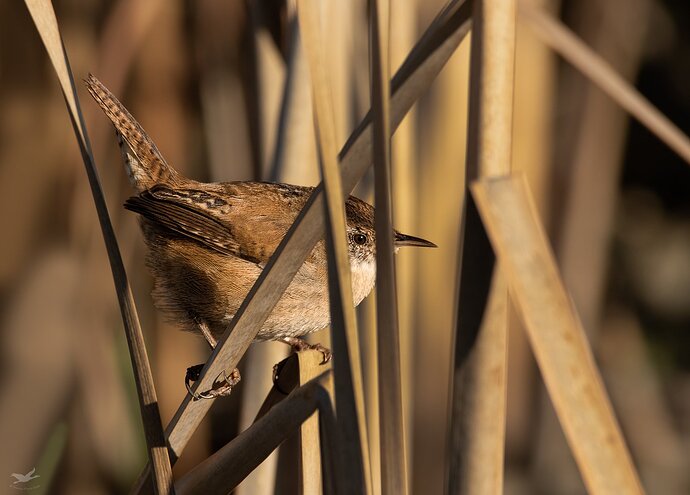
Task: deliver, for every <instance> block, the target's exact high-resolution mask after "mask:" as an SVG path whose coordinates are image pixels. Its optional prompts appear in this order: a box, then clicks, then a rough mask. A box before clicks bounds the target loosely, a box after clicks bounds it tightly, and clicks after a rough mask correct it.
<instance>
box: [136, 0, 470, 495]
mask: <svg viewBox="0 0 690 495" xmlns="http://www.w3.org/2000/svg"><path fill="white" fill-rule="evenodd" d="M451 7H452V8H451V9H450V10H449V11H448V12H445V14H446V15H443V16H442V19H441V20H439V21H438V22H436V23H435V24H434V25H433V27H432V28H429V30H427V33H426V35H425V36H424V37H423V39H422V40H420V42H419V43H417V45H415V48H414V49H413V50H412V52H411V53H410V55H409V56H408V58H407V59H406V61H405V63H404V64H403V65H402V67H401V68H400V69H399V70H398V72H397V73H396V75H395V77H394V78H393V80H392V82H391V85H392V90H393V94H392V99H391V128H392V129H395V128H396V127H397V126H398V124H399V123H400V121H401V120H402V118H403V117H404V116H405V114H406V113H407V111H408V110H409V109H410V107H411V106H412V105H413V104H414V102H415V101H417V99H418V98H419V97H420V95H421V94H422V92H423V91H424V90H425V89H426V88H427V87H428V86H429V85H430V84H431V82H432V81H433V80H434V78H435V77H436V75H437V74H438V73H439V71H440V70H441V69H442V68H443V66H444V65H445V63H446V62H447V61H448V59H449V58H450V56H451V55H452V54H453V52H454V51H455V49H456V48H457V47H458V45H459V44H460V42H461V41H462V40H463V39H464V38H465V35H466V34H467V33H468V31H469V28H470V9H469V7H468V4H467V3H466V2H463V1H462V0H458V1H455V2H452V4H451ZM370 125H371V122H370V119H369V118H368V117H366V118H365V119H364V120H363V121H362V122H361V123H360V125H359V126H358V127H357V129H356V130H355V131H354V132H353V134H352V135H351V136H350V139H349V140H348V142H347V143H346V144H345V147H344V148H343V149H342V150H341V152H340V156H339V157H340V162H341V168H342V175H343V192H344V193H348V192H350V191H351V190H352V189H353V188H354V186H355V184H356V183H357V181H358V180H359V179H360V178H361V177H362V175H363V174H364V172H365V171H366V169H367V167H368V166H369V164H370V156H371V143H372V141H371V132H370ZM323 207H324V205H323V196H322V187H321V186H318V187H317V188H316V189H315V191H314V192H313V193H312V196H311V197H310V199H309V201H308V202H307V204H306V205H305V207H304V209H303V210H302V212H300V215H299V216H298V217H297V219H296V220H295V223H294V224H293V225H292V227H291V228H290V230H289V231H288V233H287V234H286V235H285V237H284V238H283V240H282V241H281V243H280V245H279V246H278V248H277V249H276V251H275V252H274V253H273V256H272V257H271V259H270V260H269V262H268V263H267V265H266V267H265V269H264V271H263V272H262V274H261V275H260V276H259V278H258V280H257V281H256V283H255V284H254V287H253V288H252V290H251V291H250V292H249V294H248V295H247V298H246V299H245V300H244V302H243V304H242V306H241V307H240V309H239V310H238V312H237V314H236V315H235V318H234V319H233V321H232V322H231V324H230V325H229V327H228V329H227V330H226V331H225V334H224V335H223V336H222V338H221V339H220V340H219V343H218V346H217V347H216V349H215V350H214V352H213V353H212V354H211V357H210V358H209V360H208V362H207V363H206V366H205V367H204V369H203V370H202V374H201V377H200V380H199V381H198V382H196V384H195V389H198V390H207V389H208V388H210V387H211V386H212V384H213V382H214V380H215V378H216V377H217V376H219V375H220V373H222V371H223V370H224V369H231V368H233V367H235V366H237V363H238V362H239V359H240V357H241V356H242V355H243V354H244V352H245V351H246V349H247V347H248V346H249V344H250V343H251V342H252V340H253V339H254V336H255V335H256V334H257V333H258V331H259V328H260V327H261V325H262V324H263V322H264V321H265V320H266V318H267V317H268V314H269V313H270V311H271V310H272V309H273V307H274V306H275V304H276V303H277V302H278V299H279V298H280V296H281V295H282V293H283V292H284V291H285V289H286V288H287V286H288V285H289V283H290V281H291V280H292V277H294V275H295V273H296V272H297V270H298V269H299V267H300V266H301V265H302V263H303V262H304V260H305V259H306V257H307V255H308V253H309V252H310V251H311V249H312V248H313V247H314V245H315V244H316V242H317V241H318V240H319V239H320V238H321V236H322V235H323V231H324V228H325V227H324V216H323V215H324V212H323ZM211 403H212V401H192V400H191V398H190V397H189V396H187V397H186V398H185V399H184V401H183V402H182V404H180V407H179V408H178V410H177V412H176V414H175V416H174V417H173V419H172V420H171V422H170V424H169V425H168V427H167V429H166V433H167V435H168V444H169V452H170V454H171V458H172V460H173V462H174V461H175V460H176V459H177V457H179V455H180V454H181V452H182V450H183V449H184V447H185V445H186V444H187V442H188V441H189V439H190V437H191V435H192V434H193V432H194V431H195V429H196V428H197V426H198V425H199V423H200V422H201V420H202V419H203V417H204V415H205V414H206V412H207V411H208V409H209V408H210V406H211ZM150 475H151V473H150V467H149V466H147V467H146V469H145V470H144V471H143V472H142V473H141V475H140V476H139V479H138V480H137V482H136V484H135V486H134V487H133V490H132V491H133V493H139V492H140V491H141V490H142V489H144V487H146V486H147V484H148V482H149V480H150Z"/></svg>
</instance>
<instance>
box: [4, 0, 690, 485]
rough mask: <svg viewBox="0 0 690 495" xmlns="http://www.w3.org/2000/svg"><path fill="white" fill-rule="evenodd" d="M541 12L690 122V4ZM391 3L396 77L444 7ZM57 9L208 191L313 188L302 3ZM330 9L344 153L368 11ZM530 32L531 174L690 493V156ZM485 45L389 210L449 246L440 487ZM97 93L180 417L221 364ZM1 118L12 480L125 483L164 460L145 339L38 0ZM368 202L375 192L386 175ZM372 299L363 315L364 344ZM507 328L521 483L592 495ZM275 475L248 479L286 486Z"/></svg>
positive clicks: (639, 418) (434, 414) (423, 348)
mask: <svg viewBox="0 0 690 495" xmlns="http://www.w3.org/2000/svg"><path fill="white" fill-rule="evenodd" d="M530 3H533V4H536V5H539V6H541V7H543V8H546V9H548V10H549V11H551V12H554V13H556V15H558V16H559V17H561V18H562V19H563V21H564V22H565V23H566V24H567V25H568V26H570V27H571V28H572V29H573V30H574V31H575V32H576V33H578V35H580V36H581V37H582V38H583V39H584V40H585V41H586V42H587V44H588V45H589V46H591V47H592V48H593V49H595V50H596V51H597V52H598V53H599V54H601V55H602V56H603V57H604V58H605V59H606V60H608V61H609V62H610V63H611V64H612V65H613V66H614V67H616V69H617V70H618V71H619V72H620V73H621V74H622V75H623V76H624V77H625V78H626V79H628V80H630V81H631V82H634V84H635V85H636V86H637V87H638V89H639V90H640V91H641V92H642V93H643V94H644V95H645V96H647V97H648V98H649V99H650V100H651V101H652V102H653V103H654V104H655V105H657V106H658V107H659V108H660V109H661V110H662V111H663V112H664V113H665V114H666V115H667V116H669V117H670V118H671V120H673V121H674V122H675V123H676V124H677V125H679V126H680V127H681V128H682V129H684V130H685V132H686V133H687V132H690V63H688V55H687V54H688V53H690V38H689V37H688V33H690V4H688V3H687V2H685V1H683V0H581V1H572V0H571V1H568V0H563V1H562V2H558V1H555V0H531V2H530ZM391 4H392V5H391V16H392V17H391V55H390V56H391V69H392V70H393V71H395V69H397V67H398V66H399V64H400V63H401V61H402V60H403V59H404V56H405V54H406V53H407V51H408V50H409V49H410V47H411V46H412V45H413V44H414V42H415V41H416V40H417V38H418V36H419V34H420V33H421V32H422V30H423V29H424V28H425V27H426V26H427V25H428V23H429V22H430V20H431V19H432V18H433V16H434V15H435V14H436V12H437V11H438V9H440V8H441V6H442V3H441V2H440V1H438V0H434V1H430V2H429V1H424V2H422V1H421V0H418V1H415V0H395V1H392V2H391ZM54 5H55V10H56V13H57V16H58V21H59V23H60V26H61V29H62V34H63V37H64V42H65V46H66V49H67V52H68V54H69V56H70V58H71V64H72V69H73V71H74V73H75V77H77V78H83V77H86V75H87V74H88V73H89V72H93V73H94V74H95V75H96V76H98V77H99V78H100V79H101V80H102V81H103V82H104V83H105V84H106V85H107V86H108V87H109V88H110V89H111V90H112V91H113V92H114V93H115V94H116V95H118V96H119V97H120V99H121V100H122V101H123V103H124V104H125V105H126V106H127V107H128V108H129V109H130V111H131V112H132V113H133V115H134V116H135V117H136V118H137V120H139V122H140V123H141V124H142V125H143V126H144V128H145V129H146V130H147V131H148V133H149V134H150V135H151V136H152V137H153V139H154V140H155V141H156V143H157V145H158V147H159V148H160V150H161V151H162V153H163V154H164V156H165V157H166V159H167V160H168V162H169V163H171V164H172V165H173V166H174V167H176V168H177V169H179V170H180V171H182V172H183V173H185V174H187V175H190V176H192V177H194V178H196V179H202V180H247V179H264V180H269V179H270V180H281V181H286V182H292V183H299V184H308V185H313V184H316V183H317V182H318V180H319V175H318V167H317V164H316V151H315V144H314V136H313V127H312V116H311V103H310V98H311V95H310V88H309V86H308V75H307V68H306V63H305V60H304V55H303V53H302V50H301V48H300V42H299V36H298V33H297V31H296V24H295V11H294V9H295V8H294V5H293V3H292V2H290V1H281V0H263V1H246V2H245V1H239V0H225V1H221V0H199V1H196V2H180V1H175V0H172V1H170V0H168V1H165V0H148V1H146V2H139V1H136V0H120V1H96V2H80V1H76V0H60V1H55V2H54ZM322 22H323V26H324V32H325V33H327V35H328V38H329V41H328V43H329V46H328V47H327V48H326V49H327V53H329V55H330V56H329V63H330V65H331V66H330V67H329V74H330V76H331V78H332V80H331V84H332V96H333V101H334V104H335V109H336V127H337V133H338V139H339V141H340V142H341V143H344V142H345V140H346V138H347V136H348V135H349V134H350V132H351V131H352V129H353V128H354V126H355V125H356V124H357V122H358V121H359V120H360V119H361V118H362V116H363V115H364V114H365V113H366V110H367V109H368V106H369V105H368V99H369V86H368V58H367V57H368V40H367V36H368V34H367V33H368V29H367V3H366V2H365V1H364V0H355V1H349V2H342V1H339V0H324V2H323V12H322ZM517 42H518V45H517V46H518V47H517V62H516V64H517V68H516V94H515V102H516V103H515V121H514V136H515V139H514V151H513V153H514V168H515V169H519V170H523V171H525V172H526V173H527V175H528V178H529V180H530V183H531V186H532V190H533V192H534V194H535V197H536V199H537V202H538V204H539V207H540V209H541V212H542V214H543V218H544V222H545V224H546V225H547V227H548V230H549V232H550V234H551V238H552V242H553V246H554V251H555V252H556V255H557V257H558V259H559V262H560V265H561V269H562V273H563V276H564V278H565V281H566V284H567V285H568V287H569V289H570V291H571V293H572V296H573V300H574V303H575V305H576V307H577V309H578V311H579V313H580V316H581V318H582V320H583V323H584V325H585V327H586V329H587V331H588V333H589V335H590V338H591V341H592V346H593V348H594V352H595V356H596V358H597V362H598V364H599V365H600V367H601V371H602V374H603V377H604V379H605V382H606V385H607V388H608V390H609V394H610V395H611V399H612V402H613V405H614V408H615V410H616V413H617V415H618V418H619V420H620V423H621V426H622V428H623V431H624V434H625V436H626V439H627V441H628V444H629V446H630V449H631V451H632V454H633V457H634V459H635V462H636V464H637V465H638V467H639V469H640V472H641V476H642V478H643V483H644V484H645V486H646V488H647V489H648V491H649V493H664V494H683V493H688V491H689V490H690V480H689V472H690V469H689V468H690V328H689V327H690V168H688V164H687V163H684V162H683V161H682V160H681V159H680V158H679V157H678V156H677V155H675V154H674V153H673V152H671V151H670V150H669V149H668V148H666V147H665V146H664V145H663V144H662V143H661V142H660V141H658V140H657V139H656V138H655V137H654V136H652V135H651V134H650V133H649V132H648V131H647V130H646V129H644V128H643V127H642V126H641V125H639V124H638V123H636V122H635V121H631V120H630V119H629V117H628V116H627V115H626V114H625V113H624V112H623V111H622V110H620V109H619V107H617V106H616V105H615V104H614V103H613V102H612V101H611V100H610V99H609V98H608V97H606V96H605V95H603V94H602V93H601V92H600V91H598V90H597V89H595V88H594V87H593V86H592V85H591V84H590V83H589V82H588V81H587V80H585V79H584V78H583V77H582V76H581V75H580V74H579V73H577V72H576V71H575V70H574V69H572V68H571V67H569V66H568V65H567V64H565V63H563V62H562V61H561V60H560V59H558V58H557V57H556V56H555V55H554V54H553V53H552V52H550V51H549V50H548V49H547V48H546V47H545V46H544V45H543V44H542V43H541V42H540V41H538V40H537V38H536V37H535V36H534V34H533V33H532V31H531V30H530V28H529V27H528V26H527V25H525V24H523V23H522V22H520V21H519V22H518V39H517ZM468 48H469V43H468V42H467V41H465V42H464V43H463V44H462V45H461V47H460V49H459V50H458V52H457V53H456V55H454V57H453V59H451V61H450V63H449V64H448V66H447V67H446V68H445V69H444V71H443V72H442V73H441V75H440V77H439V78H438V80H437V81H436V82H435V83H434V85H433V86H432V88H431V90H430V91H429V92H428V93H427V95H426V96H425V97H424V99H423V100H422V101H420V103H419V104H418V105H417V106H416V107H415V109H414V110H413V112H412V113H411V114H410V116H409V117H408V118H407V120H406V121H405V123H404V124H403V126H402V127H401V128H400V129H399V130H398V132H397V133H396V137H395V139H394V141H393V158H394V165H393V166H394V172H393V181H394V196H395V197H394V206H395V223H396V225H397V227H398V228H399V229H400V230H403V231H405V232H410V233H413V234H416V235H420V236H423V237H426V238H428V239H431V240H433V241H434V242H435V243H437V244H438V245H439V246H440V248H439V249H437V250H433V251H423V250H420V251H413V250H410V251H401V253H400V254H399V255H398V257H397V263H398V268H399V276H398V283H399V301H400V308H401V316H400V319H401V332H402V346H403V381H404V391H403V394H404V397H403V399H404V402H405V414H406V421H407V426H408V428H407V431H408V446H409V453H410V455H409V463H410V467H411V469H410V472H411V476H412V485H411V486H412V492H413V493H441V492H442V484H443V472H444V466H443V458H444V452H445V440H446V439H445V437H446V426H447V403H448V389H449V384H448V376H449V367H450V357H451V349H450V345H451V338H452V331H453V328H454V325H453V318H454V315H453V308H454V304H455V284H456V277H455V274H456V258H457V241H458V235H459V234H458V220H459V215H460V210H461V200H462V192H463V187H464V184H463V178H464V170H463V165H464V160H465V135H466V119H467V75H468V74H467V72H468V53H469V50H468ZM80 96H81V99H82V107H83V110H84V113H85V118H86V122H87V125H88V126H89V132H90V136H91V139H92V143H93V147H94V154H95V158H96V162H97V164H98V166H99V172H100V175H101V181H102V186H103V188H104V190H105V192H106V196H107V199H108V202H109V207H110V212H111V216H112V219H113V222H114V224H115V227H116V232H117V234H118V238H119V241H120V248H121V250H122V252H123V256H124V258H125V263H126V266H127V270H128V273H129V277H130V282H131V284H132V287H133V290H134V294H135V299H136V301H137V304H138V309H139V314H140V317H141V319H142V325H143V328H144V331H145V337H146V339H147V344H148V349H149V353H150V358H151V361H152V366H153V370H154V378H155V380H156V385H157V390H158V396H159V399H160V405H161V412H162V415H163V420H164V422H165V423H167V422H168V421H169V419H170V417H171V416H172V414H173V412H174V411H175V409H176V407H177V405H178V404H179V402H180V400H181V399H182V398H183V396H184V394H185V390H184V387H183V376H184V372H185V369H186V368H187V366H190V365H192V364H196V363H199V362H203V361H204V360H205V359H206V358H207V356H208V352H207V349H206V347H205V345H204V344H203V341H202V339H199V338H198V337H196V336H193V335H189V334H185V333H182V332H179V331H178V330H177V329H175V328H174V326H172V325H170V324H169V323H166V322H165V321H164V319H162V318H161V317H160V315H158V314H157V313H156V312H155V310H154V309H153V308H152V304H151V299H150V296H149V292H150V290H151V280H150V278H149V276H148V273H147V271H146V268H145V266H144V264H143V254H144V251H143V243H142V240H141V236H140V234H139V231H138V227H137V224H136V220H135V218H134V215H131V214H128V213H126V212H124V210H123V209H122V208H121V204H122V203H123V201H124V200H125V199H126V198H127V197H128V196H129V195H130V194H132V192H133V191H132V189H131V188H130V187H129V185H128V184H127V182H126V176H125V174H124V173H123V168H122V165H121V163H120V156H119V151H118V149H117V146H116V141H115V139H114V136H113V132H112V129H111V128H110V125H109V123H108V122H107V120H106V119H105V118H104V117H103V116H102V115H101V114H100V112H99V110H98V109H97V108H96V105H94V104H93V103H92V102H91V101H90V99H89V98H88V95H87V94H86V91H84V90H83V88H80ZM0 109H2V112H0V212H2V213H1V214H0V232H2V243H0V327H1V328H2V333H1V334H0V339H1V340H0V352H2V361H1V362H2V375H1V376H2V381H0V445H1V447H0V478H1V477H3V476H5V482H6V485H10V484H11V481H12V478H10V474H11V473H26V472H28V471H29V470H31V469H32V468H33V467H34V466H35V467H36V468H37V471H36V474H39V475H40V476H41V478H40V487H39V488H38V489H37V491H36V492H35V493H69V494H78V493H90V494H98V493H125V492H126V491H127V489H128V488H129V486H130V485H131V484H132V482H133V480H134V478H135V477H136V475H137V474H138V472H139V470H140V468H141V467H142V466H143V464H144V462H145V448H144V442H143V435H142V431H141V426H140V418H139V413H138V405H137V401H136V394H135V391H134V384H133V381H132V376H131V371H130V363H129V357H128V354H127V346H126V343H125V339H124V334H123V332H122V328H121V327H122V325H121V321H120V317H119V311H118V308H117V303H116V298H115V293H114V290H113V284H112V279H111V275H110V270H109V266H108V262H107V259H106V256H105V249H104V247H103V242H102V238H101V234H100V230H99V228H98V223H97V219H96V216H95V213H94V209H93V205H92V201H91V198H90V193H89V191H88V186H87V182H86V177H85V174H84V171H83V165H82V162H81V159H80V156H79V152H78V148H77V145H76V142H75V140H74V137H73V134H72V129H71V126H70V124H69V120H68V116H67V113H66V111H65V108H64V102H63V99H62V95H61V94H60V90H59V86H58V84H57V81H56V78H55V76H54V74H53V71H52V68H51V66H50V65H49V62H48V59H47V56H46V54H45V52H44V49H43V46H42V44H41V43H40V40H39V38H38V35H37V33H36V30H35V28H34V26H33V24H32V22H31V20H30V17H29V15H28V13H27V11H26V8H25V6H24V4H23V3H22V2H0ZM357 194H358V195H360V196H361V197H363V198H369V199H371V178H369V179H365V180H363V181H362V184H360V187H359V189H358V190H357ZM369 303H370V302H365V303H364V304H363V306H362V307H361V310H360V315H361V325H360V330H361V332H362V334H363V338H362V342H363V345H364V346H367V348H366V349H365V351H364V352H363V355H364V356H365V358H366V355H367V354H371V352H372V351H371V349H372V347H371V346H372V345H373V343H372V342H373V340H374V337H373V330H372V327H371V321H372V316H371V313H372V311H371V308H370V307H369V306H370V304H369ZM327 337H328V336H327V332H322V333H321V334H317V335H316V336H315V338H316V339H317V340H320V341H325V340H326V339H327ZM509 341H510V355H509V380H508V381H509V383H508V424H507V445H506V488H505V491H506V493H509V494H533V493H544V494H547V493H548V494H551V493H564V494H577V493H583V492H584V486H583V485H582V482H581V480H580V477H579V474H578V473H577V470H576V468H575V466H574V463H573V461H572V456H571V455H570V454H569V452H568V449H567V447H566V444H565V440H564V437H563V434H562V432H561V430H560V427H559V425H558V423H557V421H556V419H555V415H554V414H553V410H552V408H551V405H550V403H549V400H548V397H547V396H546V394H545V390H544V388H543V386H542V384H541V378H540V376H539V374H538V370H537V368H536V365H535V364H534V360H533V358H532V356H531V351H530V349H529V345H528V343H527V341H526V339H525V337H524V334H523V332H522V329H521V328H520V326H519V322H516V323H515V325H513V327H512V328H511V333H510V340H509ZM284 347H285V346H283V345H282V344H275V343H267V344H259V345H255V346H253V349H252V351H251V352H250V353H249V355H248V356H247V357H246V358H245V360H244V361H243V363H242V364H241V365H240V369H241V370H242V373H243V381H242V384H241V385H240V386H239V387H238V388H237V390H236V391H234V392H233V395H232V396H231V397H230V398H227V399H222V400H218V401H217V403H216V404H214V406H213V408H212V414H210V415H209V417H208V418H207V419H206V420H205V422H204V424H203V426H202V428H201V429H200V430H199V431H198V432H197V434H196V435H195V437H194V440H193V442H192V443H191V444H190V445H189V446H188V447H187V449H186V450H185V453H184V455H183V456H182V458H181V459H180V461H179V462H178V463H177V465H176V466H175V469H174V472H175V475H176V476H179V475H181V474H183V473H184V472H186V471H187V470H189V469H190V468H191V467H193V466H194V465H195V464H197V463H198V462H199V461H200V460H202V459H204V458H205V457H207V456H208V455H209V454H210V453H211V452H213V451H214V450H215V449H217V448H219V447H220V446H222V445H223V444H225V443H226V442H227V441H228V440H230V439H231V438H232V437H233V436H234V435H235V434H236V432H237V431H238V430H239V429H241V428H244V427H246V426H247V425H248V424H249V422H251V419H252V418H253V415H254V413H255V411H256V409H257V407H258V406H257V404H258V403H259V401H261V400H262V399H263V397H264V395H265V393H266V392H267V390H268V387H269V384H270V378H271V366H272V364H273V363H274V362H277V361H278V360H279V359H280V358H281V355H284V354H285V352H286V349H285V348H284ZM366 365H367V363H366V362H365V374H366V373H367V366H366ZM367 394H368V397H370V398H373V397H375V395H376V394H375V391H373V390H372V389H369V390H368V393H367ZM373 440H374V441H375V439H373ZM275 465H276V458H275V457H273V458H271V459H270V460H269V461H267V462H266V463H265V465H264V471H263V474H262V473H257V474H256V475H254V476H252V477H250V479H248V480H247V481H246V482H245V484H244V485H243V486H242V487H241V488H239V489H238V492H241V493H245V494H254V493H272V492H273V483H274V482H273V481H271V476H270V472H271V470H272V466H275ZM267 473H268V474H267ZM6 485H2V483H0V486H6ZM278 485H280V486H278V489H277V492H279V493H291V491H290V490H291V487H292V485H291V484H290V483H289V482H287V481H284V482H282V483H279V484H278ZM8 490H10V491H11V489H8ZM0 491H2V489H0Z"/></svg>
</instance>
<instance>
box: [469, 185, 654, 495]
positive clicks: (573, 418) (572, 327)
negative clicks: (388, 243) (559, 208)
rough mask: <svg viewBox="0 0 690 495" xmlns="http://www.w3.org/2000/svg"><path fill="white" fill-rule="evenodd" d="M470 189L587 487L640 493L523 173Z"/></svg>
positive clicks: (597, 491) (596, 490)
mask: <svg viewBox="0 0 690 495" xmlns="http://www.w3.org/2000/svg"><path fill="white" fill-rule="evenodd" d="M472 194H473V196H474V198H475V200H476V202H477V205H478V208H479V212H480V215H481V217H482V220H483V222H484V226H485V228H486V230H487V233H488V235H489V238H490V240H491V243H492V245H493V248H494V250H495V251H496V253H497V257H498V260H499V261H500V263H501V267H502V269H503V270H504V273H505V276H506V278H507V280H508V283H509V285H510V288H511V295H512V297H513V298H514V300H515V302H516V304H517V306H518V308H519V311H520V314H521V316H522V319H523V321H524V323H525V326H526V328H527V331H528V334H529V337H530V342H531V344H532V348H533V350H534V353H535V356H536V358H537V362H538V363H539V367H540V369H541V372H542V376H543V377H544V381H545V383H546V387H547V390H548V391H549V395H550V397H551V400H552V402H553V404H554V407H555V409H556V412H557V414H558V417H559V419H560V421H561V424H562V425H563V429H564V431H565V434H566V436H567V438H568V442H569V444H570V447H571V449H572V451H573V453H574V455H575V458H576V460H577V462H578V465H579V467H580V472H581V473H582V476H583V478H584V480H585V484H586V486H587V489H588V490H589V492H590V493H592V494H595V495H598V494H618V493H643V489H642V487H641V485H640V482H639V479H638V476H637V473H636V471H635V467H634V466H633V463H632V460H631V458H630V454H629V452H628V450H627V448H626V446H625V442H624V440H623V436H622V434H621V432H620V429H619V427H618V424H617V422H616V419H615V417H614V414H613V411H612V409H611V405H610V403H609V400H608V397H607V395H606V390H605V389H604V386H603V384H602V381H601V377H600V375H599V373H598V370H597V367H596V365H595V363H594V359H593V357H592V353H591V349H590V347H589V343H588V341H587V337H586V335H585V332H584V330H583V328H582V325H581V323H580V321H579V319H578V317H577V314H576V312H575V310H574V308H573V306H572V303H571V301H570V298H569V297H568V294H567V292H566V290H565V287H564V285H563V282H562V280H561V279H560V276H559V273H558V269H557V267H556V262H555V260H554V256H553V253H552V252H551V249H550V246H549V243H548V240H547V237H546V234H545V232H544V229H543V227H542V225H541V223H540V221H539V215H538V213H537V210H536V207H535V205H534V202H533V201H532V198H531V195H530V192H529V189H528V186H527V183H526V181H525V180H524V177H523V176H521V175H517V176H509V177H504V178H497V179H484V180H480V181H477V182H475V183H474V184H473V185H472Z"/></svg>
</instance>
